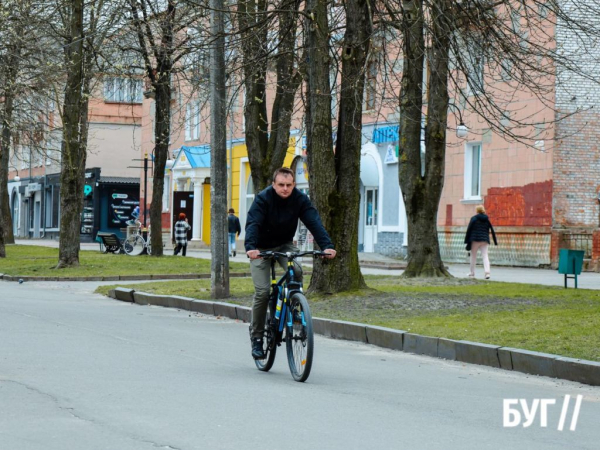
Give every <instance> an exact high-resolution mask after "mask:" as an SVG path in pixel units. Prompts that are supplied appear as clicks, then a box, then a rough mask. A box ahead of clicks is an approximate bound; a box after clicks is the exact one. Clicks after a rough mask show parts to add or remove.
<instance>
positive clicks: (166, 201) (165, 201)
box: [144, 174, 171, 212]
mask: <svg viewBox="0 0 600 450" xmlns="http://www.w3.org/2000/svg"><path fill="white" fill-rule="evenodd" d="M144 195H145V194H144ZM170 200H171V175H170V174H169V175H167V174H165V180H164V188H163V198H162V212H169V207H170V206H171V205H170V203H171V201H170ZM144 201H146V199H144Z"/></svg>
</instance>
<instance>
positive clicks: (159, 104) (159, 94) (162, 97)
mask: <svg viewBox="0 0 600 450" xmlns="http://www.w3.org/2000/svg"><path fill="white" fill-rule="evenodd" d="M175 12H176V6H175V3H174V2H173V0H169V2H168V5H167V12H166V14H165V17H164V20H162V21H161V45H160V50H159V54H158V58H157V61H156V74H154V73H153V71H152V69H151V67H150V66H149V65H148V64H147V71H148V72H149V73H148V76H149V77H150V78H151V79H153V80H154V81H153V88H154V91H155V95H156V96H155V100H156V116H155V119H156V126H155V128H154V141H155V142H156V145H155V146H154V173H153V179H152V202H151V203H150V225H151V227H152V228H153V229H154V232H153V233H152V235H151V245H152V256H155V257H159V256H163V241H162V198H163V192H164V188H165V167H166V165H167V159H168V157H169V141H170V139H171V91H172V86H171V76H172V73H173V52H174V48H173V45H174V44H173V38H174V31H173V29H174V20H175ZM144 195H146V194H144Z"/></svg>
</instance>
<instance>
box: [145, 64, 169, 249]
mask: <svg viewBox="0 0 600 450" xmlns="http://www.w3.org/2000/svg"><path fill="white" fill-rule="evenodd" d="M165 69H166V68H164V67H163V70H165ZM162 73H164V74H166V75H165V76H163V77H161V78H160V79H159V80H158V82H157V83H156V85H155V92H156V98H155V100H156V117H155V118H156V125H155V128H154V139H155V140H154V141H155V142H156V145H155V146H154V173H153V178H152V202H151V203H150V225H151V227H152V229H153V230H154V232H153V233H152V234H151V240H152V242H151V244H152V256H156V257H158V256H163V241H162V198H163V191H164V188H165V176H164V174H165V167H166V165H167V158H168V155H169V136H170V134H171V123H170V122H171V120H170V119H171V83H170V75H171V72H170V69H169V70H165V72H162Z"/></svg>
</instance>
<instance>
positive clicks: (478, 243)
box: [465, 205, 498, 280]
mask: <svg viewBox="0 0 600 450" xmlns="http://www.w3.org/2000/svg"><path fill="white" fill-rule="evenodd" d="M475 210H476V211H477V214H475V215H474V216H473V217H471V221H470V222H469V226H468V227H467V234H466V236H465V244H467V247H466V249H467V250H468V251H470V252H471V267H470V269H471V270H470V271H469V277H474V276H475V265H476V264H477V252H478V251H481V259H483V270H484V272H485V279H486V280H489V279H490V259H489V258H488V247H489V245H490V231H491V232H492V236H493V238H494V245H498V241H497V240H496V233H495V232H494V227H493V226H492V223H491V222H490V219H489V217H488V216H487V215H486V213H485V208H484V207H483V205H478V206H477V208H475Z"/></svg>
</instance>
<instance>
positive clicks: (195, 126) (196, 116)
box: [185, 101, 200, 141]
mask: <svg viewBox="0 0 600 450" xmlns="http://www.w3.org/2000/svg"><path fill="white" fill-rule="evenodd" d="M198 139H200V102H198V101H194V102H189V103H188V104H187V105H185V140H186V141H197V140H198Z"/></svg>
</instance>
